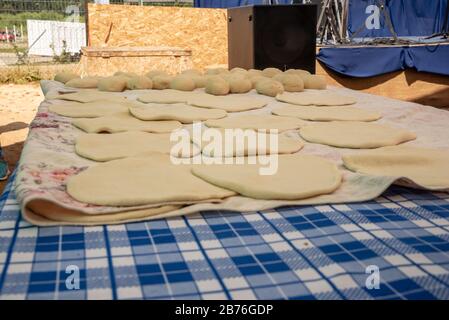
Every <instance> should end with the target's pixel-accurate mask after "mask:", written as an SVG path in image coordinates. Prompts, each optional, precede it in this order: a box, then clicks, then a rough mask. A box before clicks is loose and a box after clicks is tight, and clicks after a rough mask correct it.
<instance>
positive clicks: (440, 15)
mask: <svg viewBox="0 0 449 320" xmlns="http://www.w3.org/2000/svg"><path fill="white" fill-rule="evenodd" d="M381 3H384V4H385V11H384V12H385V13H387V14H389V15H390V17H391V22H392V26H393V28H394V30H395V32H396V33H397V35H398V36H428V35H431V34H434V33H437V32H440V31H441V29H442V27H443V23H444V15H445V10H446V6H447V3H448V0H351V1H349V16H348V31H349V35H350V36H351V37H356V38H363V37H368V38H375V37H391V36H393V35H392V33H391V31H390V29H389V27H388V24H387V23H386V19H385V14H383V11H382V10H381V9H380V8H381ZM377 17H378V19H377ZM377 22H378V23H377Z"/></svg>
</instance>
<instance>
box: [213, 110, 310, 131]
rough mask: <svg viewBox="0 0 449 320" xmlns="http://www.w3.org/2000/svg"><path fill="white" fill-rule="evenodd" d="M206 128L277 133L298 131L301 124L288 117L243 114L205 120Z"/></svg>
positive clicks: (297, 120)
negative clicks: (273, 130) (275, 130)
mask: <svg viewBox="0 0 449 320" xmlns="http://www.w3.org/2000/svg"><path fill="white" fill-rule="evenodd" d="M205 124H206V126H208V127H212V128H224V129H253V130H270V129H277V130H278V131H279V132H282V131H287V130H293V129H298V128H299V127H301V126H302V124H303V122H302V121H301V120H299V119H295V118H289V117H278V116H274V115H270V114H245V115H239V116H235V117H227V118H223V119H218V120H207V121H206V122H205Z"/></svg>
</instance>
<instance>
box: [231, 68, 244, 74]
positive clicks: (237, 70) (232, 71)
mask: <svg viewBox="0 0 449 320" xmlns="http://www.w3.org/2000/svg"><path fill="white" fill-rule="evenodd" d="M230 72H231V73H234V72H244V73H246V72H247V71H246V70H245V69H243V68H239V67H235V68H232V69H231V71H230Z"/></svg>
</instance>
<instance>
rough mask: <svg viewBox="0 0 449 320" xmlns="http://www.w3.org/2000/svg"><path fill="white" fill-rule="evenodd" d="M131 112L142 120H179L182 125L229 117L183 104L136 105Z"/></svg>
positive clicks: (215, 111)
mask: <svg viewBox="0 0 449 320" xmlns="http://www.w3.org/2000/svg"><path fill="white" fill-rule="evenodd" d="M129 112H131V114H132V115H133V116H135V117H136V118H138V119H141V120H177V121H180V122H182V123H192V122H195V121H204V120H208V119H221V118H224V117H226V115H227V112H226V111H224V110H219V109H206V108H198V107H192V106H189V105H186V104H183V103H174V104H156V103H150V104H137V103H136V104H134V105H133V106H132V107H130V108H129Z"/></svg>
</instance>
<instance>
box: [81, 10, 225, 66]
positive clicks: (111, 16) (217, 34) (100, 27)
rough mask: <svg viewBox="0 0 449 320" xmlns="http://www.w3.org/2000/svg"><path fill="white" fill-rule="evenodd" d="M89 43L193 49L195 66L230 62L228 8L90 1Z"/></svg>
mask: <svg viewBox="0 0 449 320" xmlns="http://www.w3.org/2000/svg"><path fill="white" fill-rule="evenodd" d="M88 21H89V27H88V33H89V34H88V39H89V46H96V47H148V46H168V47H180V48H182V49H188V50H192V62H193V67H195V68H199V69H204V68H205V67H207V66H208V65H213V64H227V61H228V58H227V52H228V48H227V41H228V40H227V39H228V35H227V11H226V10H225V9H207V8H185V7H165V6H130V5H98V4H91V3H89V4H88Z"/></svg>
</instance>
